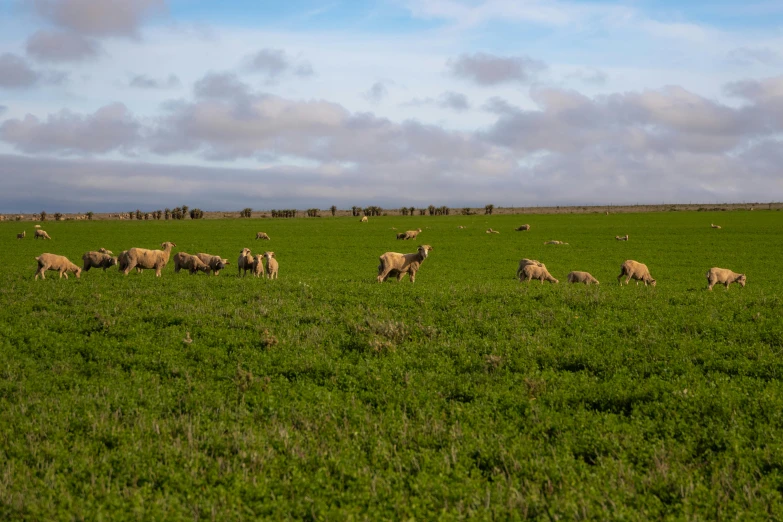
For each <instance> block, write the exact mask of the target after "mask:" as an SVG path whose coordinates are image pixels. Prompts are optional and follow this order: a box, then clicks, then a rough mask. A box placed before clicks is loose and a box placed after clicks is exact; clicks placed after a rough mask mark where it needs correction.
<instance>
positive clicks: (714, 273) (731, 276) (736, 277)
mask: <svg viewBox="0 0 783 522" xmlns="http://www.w3.org/2000/svg"><path fill="white" fill-rule="evenodd" d="M706 276H707V283H708V284H709V287H708V288H707V290H712V287H713V286H715V285H716V284H722V285H724V286H725V287H726V290H728V289H729V285H730V284H731V283H739V285H740V286H741V287H742V288H745V283H746V282H747V280H748V278H747V277H745V274H737V273H736V272H732V271H731V270H729V269H728V268H718V267H712V268H710V269H709V270H708V271H707V274H706Z"/></svg>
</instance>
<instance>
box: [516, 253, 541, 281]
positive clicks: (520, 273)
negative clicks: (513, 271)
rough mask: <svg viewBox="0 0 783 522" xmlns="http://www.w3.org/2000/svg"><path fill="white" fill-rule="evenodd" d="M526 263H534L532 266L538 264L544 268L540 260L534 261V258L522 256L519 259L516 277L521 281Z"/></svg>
mask: <svg viewBox="0 0 783 522" xmlns="http://www.w3.org/2000/svg"><path fill="white" fill-rule="evenodd" d="M527 265H534V266H540V267H543V268H546V266H545V265H544V263H542V262H541V261H536V260H535V259H528V258H526V257H524V258H522V260H520V261H519V268H517V279H519V280H520V281H522V276H523V275H524V270H525V267H526V266H527Z"/></svg>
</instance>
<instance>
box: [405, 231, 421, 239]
mask: <svg viewBox="0 0 783 522" xmlns="http://www.w3.org/2000/svg"><path fill="white" fill-rule="evenodd" d="M419 232H421V229H420V228H417V229H416V230H406V231H405V237H403V239H416V236H418V235H419Z"/></svg>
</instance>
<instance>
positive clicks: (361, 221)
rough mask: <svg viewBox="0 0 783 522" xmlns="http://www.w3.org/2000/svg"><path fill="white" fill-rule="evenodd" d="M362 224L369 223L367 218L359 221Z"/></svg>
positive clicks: (363, 217) (364, 217)
mask: <svg viewBox="0 0 783 522" xmlns="http://www.w3.org/2000/svg"><path fill="white" fill-rule="evenodd" d="M359 222H360V223H367V216H362V219H360V220H359Z"/></svg>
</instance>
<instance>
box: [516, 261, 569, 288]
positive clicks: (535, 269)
mask: <svg viewBox="0 0 783 522" xmlns="http://www.w3.org/2000/svg"><path fill="white" fill-rule="evenodd" d="M522 273H523V274H524V276H525V277H524V278H523V279H521V280H520V281H527V282H528V283H530V280H531V279H538V280H539V281H541V284H542V285H543V284H544V281H549V282H550V283H559V282H560V281H558V280H557V279H555V278H554V277H552V274H550V273H549V271H548V270H547V269H546V267H544V266H536V265H527V266H526V267H525V268H523V269H522Z"/></svg>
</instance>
